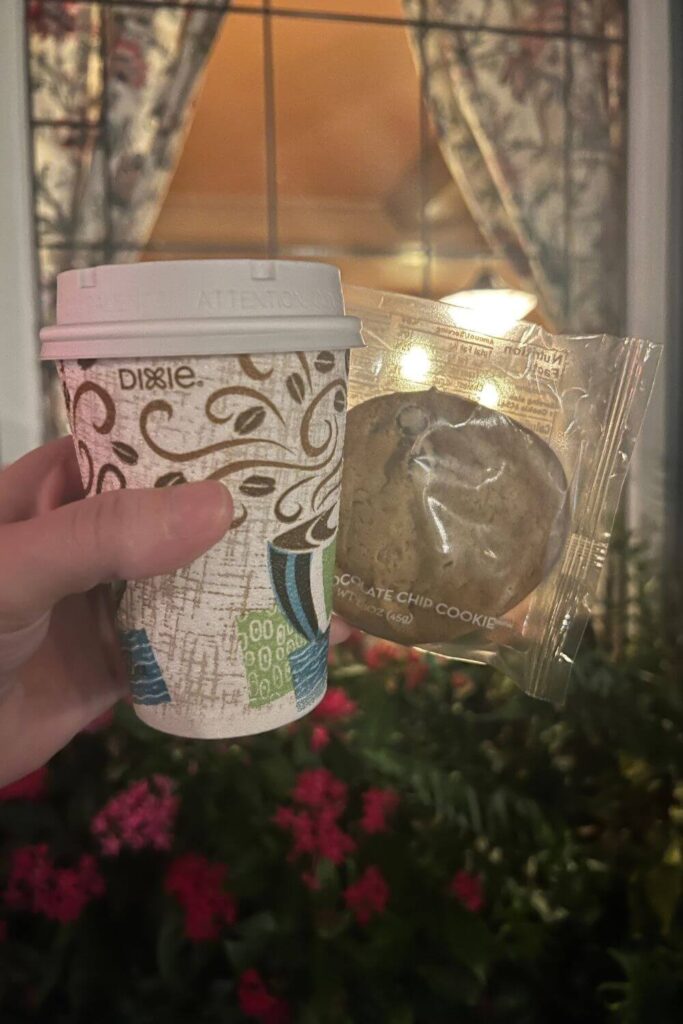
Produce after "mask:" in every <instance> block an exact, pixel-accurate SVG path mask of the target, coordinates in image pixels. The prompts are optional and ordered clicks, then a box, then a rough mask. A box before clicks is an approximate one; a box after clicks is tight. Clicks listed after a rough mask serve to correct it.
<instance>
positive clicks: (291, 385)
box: [286, 373, 306, 405]
mask: <svg viewBox="0 0 683 1024" xmlns="http://www.w3.org/2000/svg"><path fill="white" fill-rule="evenodd" d="M286 383H287V390H288V391H289V393H290V395H291V396H292V399H293V400H294V401H295V402H296V403H297V405H301V403H302V402H303V400H304V397H305V395H306V386H305V384H304V380H303V377H302V376H301V374H300V373H290V375H289V377H288V378H287V381H286Z"/></svg>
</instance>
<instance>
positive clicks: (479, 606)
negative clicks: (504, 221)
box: [334, 288, 659, 701]
mask: <svg viewBox="0 0 683 1024" xmlns="http://www.w3.org/2000/svg"><path fill="white" fill-rule="evenodd" d="M345 297H346V307H347V311H348V312H349V313H350V314H352V315H354V316H358V317H360V318H361V321H362V324H363V338H364V341H365V348H364V349H358V350H357V351H356V352H354V353H353V355H352V359H351V369H350V379H349V413H348V417H347V426H346V442H345V449H344V451H345V460H344V471H343V480H342V494H341V505H340V513H339V535H338V540H337V554H336V559H337V568H336V575H335V579H334V607H335V611H336V612H337V613H338V614H339V615H341V616H342V617H343V618H344V619H346V620H347V621H348V622H350V623H352V624H353V625H355V626H358V627H360V628H361V629H364V630H366V631H367V632H369V633H372V634H374V635H376V636H380V637H384V638H386V639H389V640H393V641H395V642H397V643H401V644H411V645H415V646H419V647H422V648H425V649H427V650H432V651H435V652H436V653H439V654H442V655H446V656H449V657H453V658H457V659H461V660H466V661H473V662H482V663H488V664H493V665H496V666H498V667H499V668H501V669H503V670H504V671H506V672H508V673H509V674H510V675H511V676H512V677H513V678H515V679H516V681H517V682H518V683H519V684H520V686H521V687H522V688H523V689H524V690H525V691H527V692H528V693H530V694H533V695H534V696H538V697H544V698H547V699H549V700H555V701H558V700H562V698H563V696H564V693H565V688H566V683H567V678H568V675H569V671H570V669H571V664H572V662H573V659H574V657H575V654H576V650H577V647H578V644H579V641H580V639H581V635H582V633H583V630H584V628H585V625H586V622H587V619H588V615H589V614H590V608H591V604H592V602H593V601H594V599H595V594H596V591H597V587H598V581H599V576H600V571H601V569H602V566H603V564H604V562H605V555H606V551H607V544H608V541H609V536H610V530H611V527H612V522H613V519H614V515H615V512H616V507H617V503H618V499H619V494H620V492H621V488H622V485H623V482H624V478H625V475H626V470H627V467H628V462H629V458H630V455H631V452H632V449H633V445H634V443H635V440H636V437H637V435H638V432H639V430H640V426H641V423H642V419H643V416H644V413H645V408H646V405H647V401H648V399H649V396H650V393H651V390H652V385H653V382H654V376H655V371H656V367H657V362H658V359H659V346H656V345H652V344H651V343H649V342H645V341H639V340H636V339H631V338H628V339H623V338H614V337H608V336H597V337H583V338H570V337H565V336H552V335H550V334H548V333H547V332H546V331H544V330H543V329H542V328H540V327H538V326H536V325H534V324H527V323H518V324H515V325H514V327H512V328H511V329H510V330H507V331H506V332H505V334H504V335H503V336H501V337H493V336H490V335H486V334H482V333H480V332H478V331H477V330H475V329H474V327H475V326H476V324H475V322H474V320H473V317H474V314H473V313H472V311H470V310H464V309H462V310H460V309H457V308H456V307H453V306H450V305H446V304H444V303H438V302H429V301H426V300H423V299H414V298H409V297H407V296H401V295H395V294H390V293H385V292H377V291H372V290H369V289H362V288H347V289H346V291H345Z"/></svg>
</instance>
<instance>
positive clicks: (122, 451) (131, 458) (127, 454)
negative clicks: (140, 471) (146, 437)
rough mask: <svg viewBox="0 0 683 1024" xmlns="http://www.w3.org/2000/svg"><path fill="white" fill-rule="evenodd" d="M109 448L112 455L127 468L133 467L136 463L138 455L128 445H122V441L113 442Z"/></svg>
mask: <svg viewBox="0 0 683 1024" xmlns="http://www.w3.org/2000/svg"><path fill="white" fill-rule="evenodd" d="M111 448H112V451H113V453H114V455H116V457H117V458H119V459H121V462H125V463H126V465H127V466H134V465H135V464H136V463H137V461H138V458H139V456H138V453H137V452H136V451H135V448H131V446H130V445H129V444H124V442H123V441H114V442H113V444H112V446H111Z"/></svg>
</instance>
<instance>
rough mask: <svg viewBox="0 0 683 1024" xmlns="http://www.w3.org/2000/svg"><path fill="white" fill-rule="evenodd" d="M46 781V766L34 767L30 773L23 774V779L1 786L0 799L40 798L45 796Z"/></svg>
mask: <svg viewBox="0 0 683 1024" xmlns="http://www.w3.org/2000/svg"><path fill="white" fill-rule="evenodd" d="M46 782H47V768H46V767H45V766H43V767H42V768H36V770H35V771H34V772H31V773H30V775H24V777H23V779H17V780H16V782H10V784H9V786H3V788H2V789H0V800H40V798H41V797H42V796H45V791H46V788H47V787H46Z"/></svg>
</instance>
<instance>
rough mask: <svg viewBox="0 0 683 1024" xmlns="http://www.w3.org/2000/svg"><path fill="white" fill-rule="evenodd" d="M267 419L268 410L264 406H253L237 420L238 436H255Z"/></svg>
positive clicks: (236, 429)
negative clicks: (255, 432)
mask: <svg viewBox="0 0 683 1024" xmlns="http://www.w3.org/2000/svg"><path fill="white" fill-rule="evenodd" d="M265 418H266V410H265V409H264V408H263V406H262V405H252V406H250V408H249V409H245V410H244V412H241V413H240V414H239V416H238V417H237V419H236V420H235V433H236V434H241V435H244V434H253V433H254V431H255V430H258V428H259V427H260V426H261V424H262V423H263V421H264V419H265Z"/></svg>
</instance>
